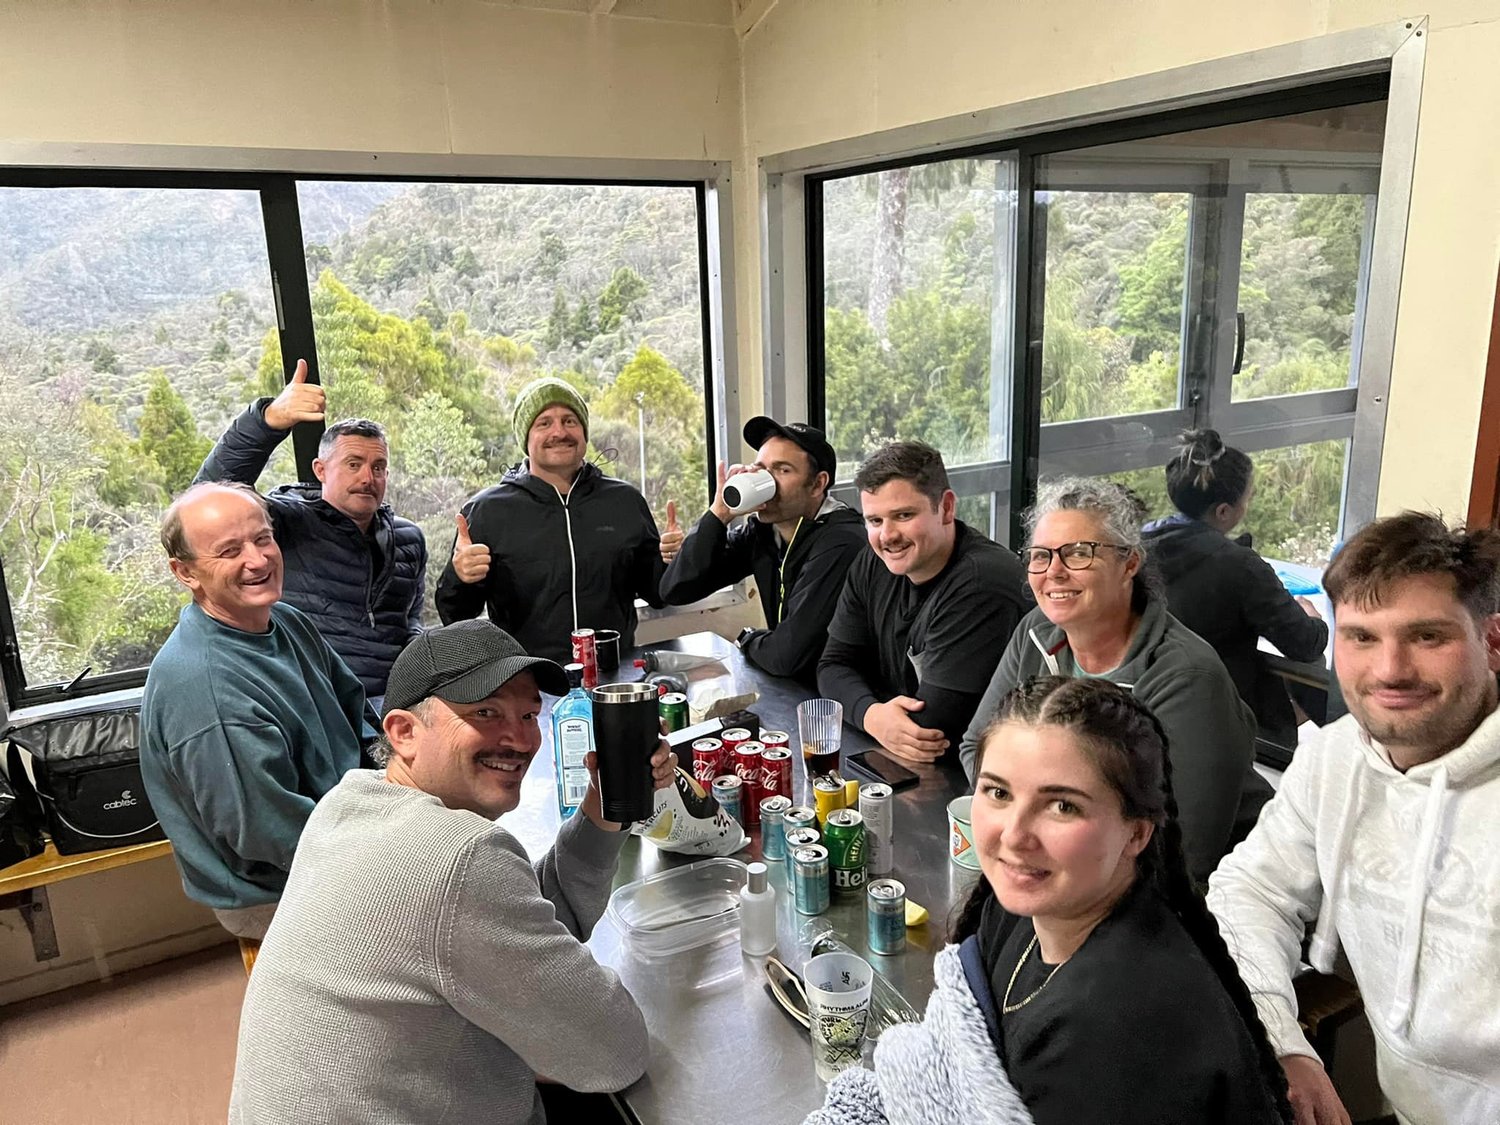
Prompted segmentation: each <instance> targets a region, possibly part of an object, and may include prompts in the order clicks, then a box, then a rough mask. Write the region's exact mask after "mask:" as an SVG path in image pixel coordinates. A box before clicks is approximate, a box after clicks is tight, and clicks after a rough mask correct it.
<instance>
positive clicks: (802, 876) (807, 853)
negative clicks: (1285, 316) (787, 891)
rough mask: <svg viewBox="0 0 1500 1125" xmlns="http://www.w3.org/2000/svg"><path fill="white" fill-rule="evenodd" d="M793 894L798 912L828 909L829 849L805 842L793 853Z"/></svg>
mask: <svg viewBox="0 0 1500 1125" xmlns="http://www.w3.org/2000/svg"><path fill="white" fill-rule="evenodd" d="M792 896H793V898H794V900H795V901H796V905H797V913H798V914H823V913H825V912H826V911H827V910H828V849H827V848H825V847H823V846H822V845H821V844H804V845H803V846H802V847H800V848H798V849H797V850H796V851H795V852H793V853H792Z"/></svg>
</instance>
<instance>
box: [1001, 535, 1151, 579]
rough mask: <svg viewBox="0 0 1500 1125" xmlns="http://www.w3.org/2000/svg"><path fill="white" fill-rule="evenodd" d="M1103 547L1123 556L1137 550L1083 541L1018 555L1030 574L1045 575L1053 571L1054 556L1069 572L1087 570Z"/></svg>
mask: <svg viewBox="0 0 1500 1125" xmlns="http://www.w3.org/2000/svg"><path fill="white" fill-rule="evenodd" d="M1101 547H1102V548H1103V549H1105V550H1107V551H1118V552H1119V553H1120V554H1121V555H1122V556H1123V555H1128V554H1130V552H1131V551H1133V550H1135V548H1134V547H1126V546H1124V545H1122V544H1120V543H1098V542H1095V541H1094V540H1091V539H1083V540H1080V541H1079V542H1077V543H1063V544H1062V545H1060V546H1057V547H1022V548H1021V549H1020V550H1019V551H1017V552H1016V554H1018V555H1020V556H1021V561H1022V562H1023V563H1025V564H1026V571H1027V573H1028V574H1045V573H1046V572H1047V571H1048V570H1051V569H1052V556H1053V555H1056V556H1057V557H1058V558H1060V559H1062V562H1063V566H1065V567H1067V568H1068V569H1069V570H1087V569H1088V568H1089V567H1091V566H1093V565H1094V555H1095V554H1096V553H1097V552H1098V551H1099V549H1100V548H1101Z"/></svg>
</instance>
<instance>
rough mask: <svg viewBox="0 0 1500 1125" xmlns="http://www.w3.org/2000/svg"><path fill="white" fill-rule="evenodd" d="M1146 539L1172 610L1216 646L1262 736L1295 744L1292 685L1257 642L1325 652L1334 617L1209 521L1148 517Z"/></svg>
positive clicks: (1291, 651)
mask: <svg viewBox="0 0 1500 1125" xmlns="http://www.w3.org/2000/svg"><path fill="white" fill-rule="evenodd" d="M1145 541H1146V557H1147V558H1148V559H1150V560H1151V565H1153V566H1154V567H1155V568H1156V572H1157V573H1158V574H1159V575H1160V576H1161V578H1162V581H1163V582H1165V583H1166V587H1167V608H1168V609H1169V610H1170V611H1171V613H1172V616H1173V617H1175V618H1177V620H1179V621H1181V622H1182V623H1183V624H1184V625H1186V626H1187V627H1188V628H1189V629H1191V630H1192V631H1193V632H1195V633H1197V634H1198V635H1199V636H1200V637H1202V638H1203V639H1204V640H1205V641H1207V642H1208V643H1209V644H1211V645H1212V646H1213V647H1214V650H1215V651H1216V652H1217V653H1218V654H1219V659H1220V660H1222V661H1223V662H1224V667H1225V668H1226V669H1228V671H1229V676H1230V678H1231V679H1232V680H1234V686H1235V687H1236V688H1237V689H1238V690H1239V693H1240V698H1241V699H1243V700H1244V701H1245V702H1246V703H1248V704H1249V705H1250V709H1251V710H1252V711H1254V712H1255V720H1256V723H1257V724H1258V725H1259V727H1260V733H1261V735H1262V737H1264V738H1268V739H1270V740H1271V741H1273V742H1277V743H1280V744H1281V745H1284V746H1287V745H1295V744H1296V740H1297V722H1296V719H1295V717H1294V715H1293V713H1292V704H1291V700H1290V699H1288V698H1287V693H1286V685H1285V684H1284V683H1283V682H1282V680H1281V677H1279V676H1277V675H1276V674H1275V673H1274V672H1272V671H1271V670H1270V668H1269V667H1268V666H1267V664H1266V662H1265V660H1264V659H1263V657H1262V656H1261V654H1260V653H1259V651H1258V650H1257V649H1256V642H1257V640H1258V639H1259V638H1261V637H1265V638H1266V639H1267V640H1268V641H1270V642H1271V643H1272V644H1273V645H1275V646H1276V647H1277V648H1278V649H1280V650H1281V653H1282V655H1283V656H1285V657H1286V658H1287V659H1288V660H1303V661H1312V660H1322V659H1323V650H1324V648H1325V647H1326V646H1327V644H1328V625H1327V623H1326V622H1324V621H1322V620H1320V619H1319V618H1316V617H1310V616H1308V615H1307V614H1306V613H1304V612H1303V611H1302V607H1301V606H1299V605H1298V604H1297V603H1296V601H1295V600H1293V598H1292V595H1291V594H1289V593H1287V590H1286V587H1285V586H1283V585H1282V584H1281V580H1280V579H1279V578H1277V577H1276V572H1275V571H1274V570H1272V569H1271V567H1270V564H1269V563H1267V562H1266V560H1265V559H1263V558H1261V557H1260V556H1259V555H1258V554H1256V553H1255V552H1254V551H1253V550H1251V549H1250V548H1249V547H1246V546H1242V545H1241V544H1239V543H1236V542H1235V541H1234V540H1232V539H1230V538H1229V537H1228V536H1227V535H1225V534H1224V533H1223V532H1220V531H1217V530H1215V529H1214V528H1212V527H1209V526H1208V524H1206V523H1203V522H1201V521H1199V520H1189V519H1187V518H1185V517H1177V518H1174V519H1169V520H1162V521H1159V522H1158V523H1155V524H1149V525H1147V528H1146V532H1145Z"/></svg>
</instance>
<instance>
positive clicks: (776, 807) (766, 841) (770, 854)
mask: <svg viewBox="0 0 1500 1125" xmlns="http://www.w3.org/2000/svg"><path fill="white" fill-rule="evenodd" d="M791 807H792V799H791V798H790V797H783V796H782V795H781V794H780V793H776V794H773V795H772V796H770V797H765V798H762V800H761V802H760V857H761V859H763V860H765V861H766V862H767V863H770V862H771V861H773V860H781V861H783V862H785V860H786V829H785V828H784V827H783V826H782V819H783V818H784V817H785V816H786V810H787V809H789V808H791Z"/></svg>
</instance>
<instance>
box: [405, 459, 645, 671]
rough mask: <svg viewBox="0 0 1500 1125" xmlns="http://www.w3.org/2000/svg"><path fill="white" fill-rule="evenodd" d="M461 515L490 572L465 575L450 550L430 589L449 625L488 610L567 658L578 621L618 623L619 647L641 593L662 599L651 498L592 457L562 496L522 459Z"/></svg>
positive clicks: (625, 643) (526, 641)
mask: <svg viewBox="0 0 1500 1125" xmlns="http://www.w3.org/2000/svg"><path fill="white" fill-rule="evenodd" d="M463 514H464V516H465V518H467V519H468V521H469V534H470V537H471V538H472V539H473V540H474V542H475V543H483V544H485V545H486V546H488V547H489V549H490V572H489V574H488V576H486V578H485V580H484V581H483V582H476V583H474V584H473V585H469V584H468V583H464V582H460V581H459V580H458V574H457V572H455V571H454V569H453V554H452V552H451V551H450V552H449V554H448V565H447V566H446V567H445V568H444V569H443V574H442V577H441V578H439V579H438V584H437V592H436V594H435V595H434V597H435V600H436V601H437V609H438V615H439V616H440V617H442V619H443V623H444V624H448V623H450V622H453V621H463V620H466V619H468V618H470V617H477V616H479V614H480V612H481V611H487V612H488V613H489V617H490V620H491V621H493V622H494V623H495V624H496V625H498V626H500V628H502V629H504V630H505V631H506V632H508V633H510V635H511V636H513V637H515V638H516V640H518V641H520V642H521V644H522V646H523V647H524V648H525V649H526V651H527V652H529V653H531V655H533V656H545V657H547V658H548V659H549V660H556V661H559V662H563V661H567V660H571V659H572V645H571V642H570V640H569V634H570V633H572V631H573V630H574V629H579V628H588V629H618V630H619V631H620V647H621V650H622V651H623V650H624V649H627V648H631V647H632V646H634V644H635V624H636V612H635V599H636V598H644V599H645V600H646V601H647V602H649V603H650V604H651V605H654V606H661V605H664V604H665V603H664V602H663V601H662V599H661V595H660V594H659V593H658V591H657V587H658V586H659V585H660V584H661V576H662V572H663V571H664V570H665V569H666V567H665V565H664V564H663V563H662V561H661V536H660V535H659V534H657V530H656V521H655V520H654V519H653V518H652V516H651V509H650V508H649V507H647V506H646V498H645V497H644V496H642V495H641V494H640V493H639V492H638V491H637V490H636V489H635V488H634V486H632V485H630V484H627V483H626V482H625V481H622V480H616V479H615V478H614V477H607V476H605V475H604V474H603V473H602V472H600V471H599V469H598V468H597V467H596V466H594V465H591V464H585V465H584V466H583V468H581V469H580V470H579V471H578V476H577V477H576V478H574V481H573V487H572V488H571V489H570V490H569V492H568V495H567V497H566V498H564V497H563V496H562V495H561V494H560V493H559V492H558V491H557V489H555V488H553V487H552V486H551V485H550V484H547V483H546V482H545V481H542V480H538V479H537V478H536V477H534V476H532V475H531V473H530V471H529V467H528V462H524V461H523V462H522V463H521V464H520V465H518V466H516V467H515V468H513V469H511V470H510V471H509V472H508V473H506V474H505V477H504V479H502V480H501V482H500V483H499V484H497V485H494V486H492V487H490V488H486V489H485V490H484V491H483V492H480V493H478V494H477V495H475V496H474V498H473V499H472V500H470V501H469V502H468V503H467V504H465V505H464V508H463Z"/></svg>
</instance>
